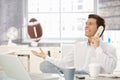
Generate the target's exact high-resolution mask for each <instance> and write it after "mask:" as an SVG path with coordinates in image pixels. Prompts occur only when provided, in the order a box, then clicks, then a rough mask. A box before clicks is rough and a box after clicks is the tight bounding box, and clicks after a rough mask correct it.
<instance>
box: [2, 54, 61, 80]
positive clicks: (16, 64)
mask: <svg viewBox="0 0 120 80" xmlns="http://www.w3.org/2000/svg"><path fill="white" fill-rule="evenodd" d="M0 67H2V68H3V70H4V71H5V73H6V74H7V76H8V77H10V78H13V79H15V80H58V79H59V77H58V76H56V74H46V73H45V74H43V73H42V74H37V73H36V74H29V73H28V72H27V71H26V70H25V68H24V66H23V64H22V63H21V61H20V60H19V58H18V57H17V56H16V55H5V54H2V55H0Z"/></svg>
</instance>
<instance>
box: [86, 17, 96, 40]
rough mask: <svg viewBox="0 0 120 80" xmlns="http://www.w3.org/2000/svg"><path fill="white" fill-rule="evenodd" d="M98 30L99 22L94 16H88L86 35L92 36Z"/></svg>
mask: <svg viewBox="0 0 120 80" xmlns="http://www.w3.org/2000/svg"><path fill="white" fill-rule="evenodd" d="M96 31H97V23H96V19H94V18H88V20H87V22H86V26H85V36H87V37H89V38H90V37H92V36H94V34H95V33H96Z"/></svg>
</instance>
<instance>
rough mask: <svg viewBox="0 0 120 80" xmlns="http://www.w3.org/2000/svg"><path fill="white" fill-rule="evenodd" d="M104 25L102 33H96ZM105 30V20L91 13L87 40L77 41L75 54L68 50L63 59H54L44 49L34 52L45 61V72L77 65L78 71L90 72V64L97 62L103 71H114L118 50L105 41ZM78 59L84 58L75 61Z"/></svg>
mask: <svg viewBox="0 0 120 80" xmlns="http://www.w3.org/2000/svg"><path fill="white" fill-rule="evenodd" d="M100 26H102V27H103V29H102V32H101V34H100V33H98V34H96V32H97V30H98V29H99V27H100ZM104 30H105V21H104V19H103V18H102V17H100V16H99V15H96V14H90V15H89V16H88V20H87V21H86V26H85V36H86V37H87V38H88V40H87V41H83V42H77V43H76V44H75V45H76V47H75V54H73V52H72V51H68V52H67V53H66V56H64V57H63V58H62V59H59V60H58V59H54V58H52V57H49V56H47V55H46V54H45V53H44V51H43V50H42V49H40V51H41V52H40V53H38V52H36V51H32V53H33V54H34V55H36V56H38V57H40V58H43V59H44V60H45V61H44V62H43V63H41V65H40V69H41V71H42V72H45V73H58V71H59V69H62V68H64V67H69V66H75V68H76V70H77V71H80V72H81V73H82V72H86V73H87V72H89V70H88V65H89V64H90V63H92V62H96V63H98V64H99V65H100V67H101V73H112V72H113V70H114V69H115V67H116V62H117V59H116V50H115V48H114V47H113V46H111V45H110V44H109V43H106V42H103V41H102V40H101V38H100V37H101V36H102V34H103V32H104ZM74 57H76V59H82V60H77V61H75V59H74Z"/></svg>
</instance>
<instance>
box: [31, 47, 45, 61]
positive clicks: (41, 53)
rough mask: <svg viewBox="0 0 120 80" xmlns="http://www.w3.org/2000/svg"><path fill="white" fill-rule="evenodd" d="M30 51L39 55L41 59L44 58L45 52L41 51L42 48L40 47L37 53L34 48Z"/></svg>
mask: <svg viewBox="0 0 120 80" xmlns="http://www.w3.org/2000/svg"><path fill="white" fill-rule="evenodd" d="M31 52H32V53H33V54H34V55H36V56H38V57H41V58H43V59H45V58H46V54H45V53H44V52H43V50H42V49H41V48H40V53H38V52H37V51H34V50H32V51H31Z"/></svg>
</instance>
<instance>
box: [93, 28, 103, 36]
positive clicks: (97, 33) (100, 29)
mask: <svg viewBox="0 0 120 80" xmlns="http://www.w3.org/2000/svg"><path fill="white" fill-rule="evenodd" d="M103 30H104V28H103V26H99V28H98V30H97V32H96V33H95V35H94V37H96V36H97V35H99V37H100V35H101V34H102V32H103Z"/></svg>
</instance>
